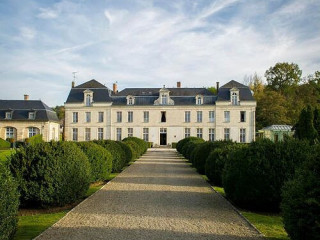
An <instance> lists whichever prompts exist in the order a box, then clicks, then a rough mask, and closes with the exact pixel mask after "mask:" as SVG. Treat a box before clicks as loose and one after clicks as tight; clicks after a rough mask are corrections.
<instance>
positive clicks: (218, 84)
mask: <svg viewBox="0 0 320 240" xmlns="http://www.w3.org/2000/svg"><path fill="white" fill-rule="evenodd" d="M216 89H217V93H218V92H219V82H217V87H216Z"/></svg>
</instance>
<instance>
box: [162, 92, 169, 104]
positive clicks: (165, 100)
mask: <svg viewBox="0 0 320 240" xmlns="http://www.w3.org/2000/svg"><path fill="white" fill-rule="evenodd" d="M161 102H162V104H163V105H167V104H168V97H167V95H166V94H162V96H161Z"/></svg>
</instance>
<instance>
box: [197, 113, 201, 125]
mask: <svg viewBox="0 0 320 240" xmlns="http://www.w3.org/2000/svg"><path fill="white" fill-rule="evenodd" d="M197 122H202V111H197Z"/></svg>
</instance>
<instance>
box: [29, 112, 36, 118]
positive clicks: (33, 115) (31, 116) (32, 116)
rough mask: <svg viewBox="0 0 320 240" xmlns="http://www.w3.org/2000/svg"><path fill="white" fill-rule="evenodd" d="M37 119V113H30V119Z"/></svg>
mask: <svg viewBox="0 0 320 240" xmlns="http://www.w3.org/2000/svg"><path fill="white" fill-rule="evenodd" d="M35 118H36V113H35V112H29V119H30V120H34V119H35Z"/></svg>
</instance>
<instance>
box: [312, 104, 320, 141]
mask: <svg viewBox="0 0 320 240" xmlns="http://www.w3.org/2000/svg"><path fill="white" fill-rule="evenodd" d="M313 125H314V128H315V129H316V131H317V133H318V140H319V141H320V109H319V108H316V109H315V110H314V113H313Z"/></svg>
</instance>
